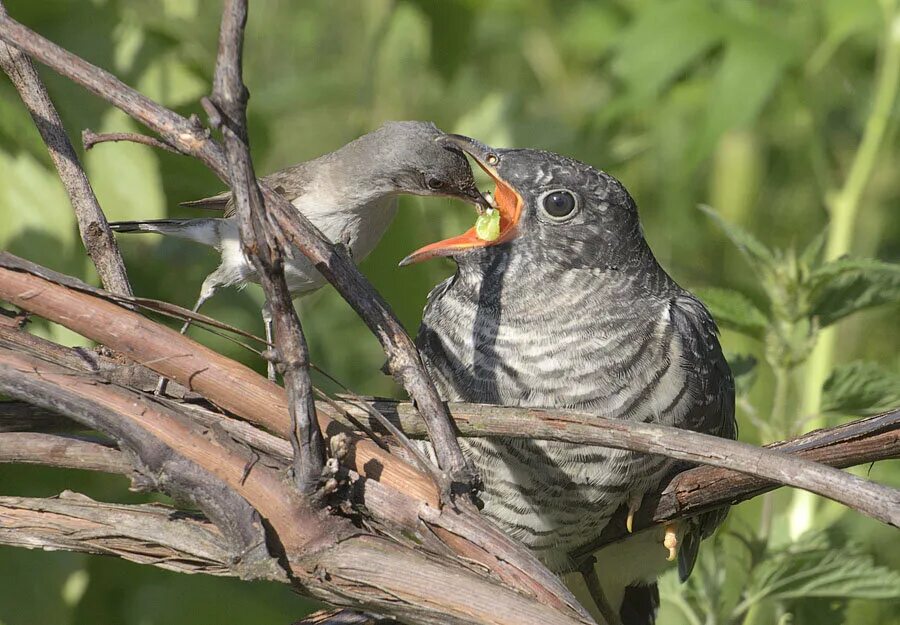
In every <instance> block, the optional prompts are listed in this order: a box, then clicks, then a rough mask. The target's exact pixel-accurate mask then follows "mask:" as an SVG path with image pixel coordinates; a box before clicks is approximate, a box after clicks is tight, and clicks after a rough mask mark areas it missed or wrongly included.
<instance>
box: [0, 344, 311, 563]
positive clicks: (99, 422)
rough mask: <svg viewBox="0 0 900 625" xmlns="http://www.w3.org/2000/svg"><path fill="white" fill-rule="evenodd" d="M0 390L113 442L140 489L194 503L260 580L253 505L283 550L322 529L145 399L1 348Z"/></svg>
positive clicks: (239, 460)
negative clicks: (274, 531)
mask: <svg viewBox="0 0 900 625" xmlns="http://www.w3.org/2000/svg"><path fill="white" fill-rule="evenodd" d="M0 391H2V392H3V393H4V394H6V395H9V396H12V397H17V398H19V399H25V398H27V399H28V401H30V402H34V403H36V404H38V405H41V406H43V407H44V408H47V409H53V410H57V411H60V412H62V413H63V414H65V415H66V416H68V417H70V418H73V419H76V420H78V421H80V422H81V423H83V424H84V425H87V426H88V427H91V428H94V429H97V430H99V431H102V432H103V433H105V434H107V435H108V436H111V437H113V438H114V439H116V441H117V442H118V443H119V445H120V447H121V448H122V449H124V450H126V451H127V452H128V457H129V461H130V462H131V464H132V465H133V466H134V467H135V469H136V471H137V473H138V474H139V475H140V477H141V480H140V481H139V483H140V484H141V485H142V486H144V487H147V486H148V485H149V486H151V487H153V488H155V489H158V490H162V491H164V492H168V493H170V494H172V495H174V496H176V497H178V498H181V499H184V500H186V501H190V502H192V503H194V505H196V506H197V507H198V508H200V509H201V510H203V511H204V512H205V513H206V514H207V516H209V518H211V519H212V520H213V521H214V522H215V523H216V525H217V526H218V527H219V528H220V529H221V530H222V533H223V535H224V536H225V538H226V539H227V540H228V541H229V544H230V546H231V549H232V552H233V557H234V565H235V567H236V568H237V569H238V570H241V571H242V572H243V574H244V575H247V576H251V577H252V576H257V575H258V574H259V571H260V570H263V571H266V573H265V575H270V573H269V572H268V569H270V568H271V567H272V566H276V565H275V562H274V560H272V559H271V557H270V556H269V555H268V551H267V548H266V544H265V536H264V529H263V526H262V523H261V520H260V518H259V515H258V514H257V512H256V510H255V509H254V508H253V507H251V504H252V506H255V507H256V508H257V509H259V510H260V511H261V512H262V513H263V515H264V516H265V517H266V518H268V519H269V520H270V522H271V523H273V524H275V523H278V525H279V527H280V528H281V530H282V531H281V539H282V542H283V544H284V545H285V546H286V547H287V546H292V547H295V548H299V547H300V546H303V545H305V544H306V543H308V542H310V541H311V540H315V538H316V537H318V536H319V535H320V532H321V531H322V528H321V523H317V522H314V521H312V520H311V519H308V515H304V514H302V513H301V511H299V510H297V507H296V506H292V505H291V500H290V498H285V497H284V496H283V486H282V481H281V479H280V478H279V476H278V474H277V473H276V472H273V471H271V470H270V469H267V468H265V467H259V468H258V469H257V470H255V471H253V472H252V473H251V474H250V475H249V476H246V475H244V468H245V466H246V464H247V459H246V458H245V457H243V456H242V455H241V454H239V453H237V452H236V451H235V450H234V449H229V448H227V447H224V446H223V445H222V444H221V443H219V442H218V441H216V440H214V439H212V438H210V437H208V436H206V435H205V433H204V431H203V430H202V429H201V428H199V427H197V426H194V425H193V424H191V423H190V421H188V420H186V419H184V418H183V417H180V416H179V415H177V414H175V413H174V412H172V411H170V410H168V409H167V408H165V407H163V406H161V405H158V404H155V403H154V402H153V401H152V400H151V399H150V398H148V397H145V396H142V395H140V394H137V393H134V392H132V391H127V390H126V389H123V388H121V387H117V386H115V385H112V384H107V383H102V381H101V380H99V379H97V378H96V376H93V375H91V374H81V373H79V372H77V371H75V370H72V369H65V368H62V367H58V366H56V365H51V364H49V363H46V362H44V361H41V360H39V359H37V358H33V357H28V356H24V355H21V354H16V353H13V352H10V351H9V350H6V349H0Z"/></svg>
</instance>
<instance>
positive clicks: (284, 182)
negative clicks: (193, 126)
mask: <svg viewBox="0 0 900 625" xmlns="http://www.w3.org/2000/svg"><path fill="white" fill-rule="evenodd" d="M442 135H443V133H442V132H441V131H440V130H438V128H437V127H436V126H435V125H434V124H432V123H429V122H413V121H411V122H389V123H386V124H384V125H383V126H381V127H380V128H378V129H377V130H375V131H374V132H371V133H369V134H367V135H363V136H362V137H360V138H358V139H356V140H355V141H352V142H350V143H348V144H347V145H345V146H343V147H342V148H340V149H338V150H336V151H334V152H331V153H330V154H326V155H324V156H321V157H319V158H317V159H315V160H312V161H308V162H305V163H300V164H298V165H293V166H291V167H288V168H285V169H282V170H280V171H278V172H275V173H273V174H270V175H268V176H265V177H264V178H262V180H264V181H265V182H266V183H267V184H269V185H270V186H272V188H273V189H275V190H276V191H277V192H278V193H281V194H282V195H284V196H285V197H287V198H288V199H289V200H290V201H291V203H292V204H293V205H294V206H295V207H296V208H297V210H298V211H300V212H301V213H303V214H304V215H305V216H306V217H307V218H308V219H309V220H310V221H311V222H312V223H313V224H314V225H315V226H316V227H318V228H319V230H321V232H322V233H323V234H324V235H325V236H326V237H327V238H328V239H330V240H331V241H332V242H335V243H343V244H345V245H346V246H347V248H348V249H349V251H350V254H351V255H352V257H353V259H354V260H355V261H356V262H357V263H358V262H360V261H362V260H363V259H364V258H365V257H366V256H367V255H368V254H369V252H371V251H372V249H373V248H374V247H375V245H376V244H377V243H378V241H379V240H380V239H381V237H382V235H383V234H384V232H385V231H386V230H387V228H388V226H389V225H390V223H391V221H392V220H393V218H394V215H395V214H396V212H397V196H398V195H400V194H402V193H409V194H414V195H437V196H447V197H456V198H460V199H463V200H466V201H468V202H473V203H483V202H484V199H483V198H482V196H481V194H480V193H479V192H478V189H477V188H476V186H475V180H474V178H473V177H472V171H471V169H470V168H469V164H468V162H467V160H466V158H465V157H464V156H463V155H462V154H461V152H459V150H458V149H455V148H452V147H451V146H448V145H446V144H442V143H438V142H436V141H435V139H437V138H438V137H440V136H442ZM186 205H187V206H194V207H204V208H212V209H217V210H221V211H223V216H222V217H221V218H204V219H161V220H149V221H124V222H115V223H112V224H110V226H111V227H112V229H113V230H116V231H118V232H153V233H157V234H162V235H167V236H173V237H179V238H183V239H189V240H192V241H196V242H198V243H202V244H204V245H208V246H210V247H214V248H216V249H217V250H218V251H219V253H220V255H221V257H222V261H221V264H220V265H219V266H218V267H217V268H216V270H215V271H213V272H212V273H211V274H210V275H209V276H207V278H206V279H205V280H204V282H203V286H202V287H201V291H200V297H199V298H198V300H197V303H196V304H195V305H194V310H195V311H196V310H198V309H199V308H200V306H202V305H203V303H204V302H205V301H206V300H208V299H209V298H210V297H212V296H213V295H214V294H215V292H216V291H217V290H218V289H220V288H222V287H228V286H234V285H238V286H243V285H245V284H246V283H248V282H258V277H257V276H256V274H255V271H254V269H253V266H252V264H251V263H250V262H249V261H248V260H247V259H246V258H245V257H244V255H243V253H242V251H241V249H240V242H239V235H238V223H237V217H236V216H235V213H234V206H233V204H232V199H231V193H230V192H226V193H221V194H219V195H215V196H213V197H209V198H204V199H201V200H196V201H193V202H187V203H186ZM285 277H286V279H287V283H288V288H289V289H290V291H291V293H292V294H293V295H294V296H298V295H303V294H305V293H308V292H310V291H313V290H315V289H318V288H319V287H321V286H323V285H324V284H325V279H324V277H323V276H322V275H321V274H320V273H319V272H318V271H316V269H315V268H314V267H313V266H312V264H311V263H310V262H309V261H308V260H307V259H306V258H305V257H304V256H303V255H302V254H296V255H294V256H293V257H288V258H286V259H285ZM264 315H265V311H264ZM187 326H188V324H185V326H184V327H183V328H182V331H184V330H186V329H187ZM268 330H269V328H268V322H267V334H268ZM267 338H268V336H267ZM270 374H271V370H270Z"/></svg>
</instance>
